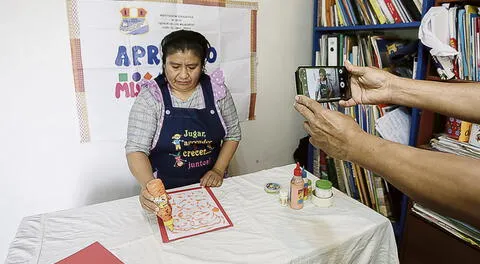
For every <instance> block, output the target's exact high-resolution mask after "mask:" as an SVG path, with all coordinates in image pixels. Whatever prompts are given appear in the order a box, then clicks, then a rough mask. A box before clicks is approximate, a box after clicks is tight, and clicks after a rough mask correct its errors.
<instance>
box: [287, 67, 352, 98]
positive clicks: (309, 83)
mask: <svg viewBox="0 0 480 264" xmlns="http://www.w3.org/2000/svg"><path fill="white" fill-rule="evenodd" d="M295 79H296V85H297V94H302V95H305V96H308V97H310V98H312V99H314V100H316V101H318V102H334V101H339V100H341V99H343V100H345V99H348V98H349V97H350V80H349V75H348V71H347V70H346V69H345V67H330V66H300V67H298V69H297V71H296V72H295Z"/></svg>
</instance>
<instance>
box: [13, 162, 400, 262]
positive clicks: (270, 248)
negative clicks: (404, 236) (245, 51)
mask: <svg viewBox="0 0 480 264" xmlns="http://www.w3.org/2000/svg"><path fill="white" fill-rule="evenodd" d="M293 168H294V166H293V165H288V166H284V167H278V168H273V169H269V170H263V171H259V172H255V173H251V174H246V175H242V176H237V177H231V178H227V179H226V180H225V181H224V183H223V185H222V187H220V188H212V189H213V191H214V193H215V195H216V196H217V198H218V200H219V202H220V203H221V205H222V206H223V208H224V209H225V211H226V212H227V214H228V215H229V217H230V219H231V220H232V222H233V225H234V226H233V227H231V228H227V229H222V230H218V231H214V232H210V233H206V234H202V235H198V236H194V237H190V238H186V239H181V240H177V241H173V242H170V243H162V242H161V238H160V235H159V232H158V225H157V222H156V220H155V219H156V218H155V217H153V216H151V215H149V214H147V213H145V212H144V210H143V209H142V208H141V206H140V204H139V202H138V196H135V197H130V198H126V199H121V200H115V201H111V202H106V203H101V204H96V205H91V206H86V207H82V208H76V209H71V210H66V211H59V212H54V213H47V214H42V215H35V216H29V217H25V218H24V219H23V220H22V222H21V224H20V226H19V229H18V231H17V234H16V236H15V238H14V240H13V242H12V243H11V245H10V249H9V252H8V256H7V260H6V263H53V262H55V261H58V260H60V259H63V258H65V257H67V256H69V255H71V254H73V253H75V252H77V251H78V250H80V249H82V248H84V247H86V246H87V245H89V244H91V243H93V242H95V241H99V242H100V243H101V244H102V245H103V246H105V247H106V248H107V249H108V250H110V251H111V252H112V253H113V254H115V255H116V256H117V257H118V258H119V259H120V260H122V261H123V262H124V263H142V264H146V263H398V262H399V261H398V254H397V247H396V243H395V238H394V234H393V229H392V225H391V223H390V222H389V220H388V219H387V218H385V217H383V216H382V215H380V214H378V213H376V212H375V211H373V210H371V209H369V208H368V207H366V206H364V205H362V204H361V203H359V202H357V201H355V200H353V199H351V198H349V197H348V196H346V195H344V194H343V193H341V192H339V191H337V190H334V191H335V195H334V205H333V206H332V207H330V208H319V207H316V206H315V205H313V204H312V203H311V202H310V201H307V203H306V204H305V206H304V208H303V209H302V210H298V211H297V210H292V209H290V208H289V207H281V206H280V203H279V200H278V196H277V195H272V194H267V193H266V192H265V191H264V190H263V187H264V185H265V184H266V183H267V182H277V183H280V184H281V185H282V188H287V189H288V186H289V185H288V184H289V180H290V178H291V175H292V172H293ZM308 177H309V178H311V179H316V178H315V177H314V176H312V175H308ZM193 186H194V185H193Z"/></svg>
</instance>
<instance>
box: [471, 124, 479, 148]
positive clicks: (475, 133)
mask: <svg viewBox="0 0 480 264" xmlns="http://www.w3.org/2000/svg"><path fill="white" fill-rule="evenodd" d="M468 143H470V144H471V145H473V146H476V147H480V125H479V124H472V128H471V130H470V138H469V140H468Z"/></svg>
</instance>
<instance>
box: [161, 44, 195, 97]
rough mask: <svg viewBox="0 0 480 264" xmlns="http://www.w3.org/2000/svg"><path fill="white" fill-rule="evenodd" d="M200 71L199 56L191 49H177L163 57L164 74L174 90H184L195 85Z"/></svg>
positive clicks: (190, 88)
mask: <svg viewBox="0 0 480 264" xmlns="http://www.w3.org/2000/svg"><path fill="white" fill-rule="evenodd" d="M201 73H202V63H201V61H200V58H199V57H198V56H196V55H195V54H194V53H193V52H192V51H191V50H185V51H184V52H182V51H178V52H176V53H174V54H171V55H168V56H167V57H166V59H165V76H166V77H167V80H168V83H169V84H170V87H171V88H172V89H174V90H176V91H179V92H186V91H190V90H192V89H194V88H195V87H197V84H198V81H199V79H200V75H201Z"/></svg>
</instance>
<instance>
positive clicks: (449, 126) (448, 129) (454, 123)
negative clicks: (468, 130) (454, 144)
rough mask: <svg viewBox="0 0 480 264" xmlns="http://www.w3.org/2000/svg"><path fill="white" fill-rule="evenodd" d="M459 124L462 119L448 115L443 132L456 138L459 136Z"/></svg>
mask: <svg viewBox="0 0 480 264" xmlns="http://www.w3.org/2000/svg"><path fill="white" fill-rule="evenodd" d="M461 124H462V121H461V120H460V119H457V118H454V117H449V118H448V119H447V122H446V124H445V133H446V134H447V135H448V136H449V137H451V138H453V139H458V137H459V136H460V125H461Z"/></svg>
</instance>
